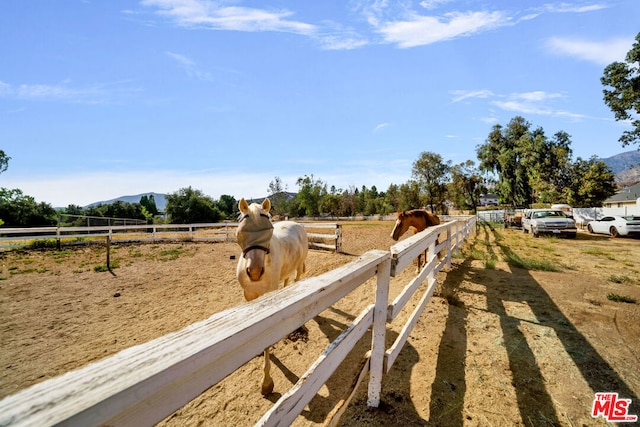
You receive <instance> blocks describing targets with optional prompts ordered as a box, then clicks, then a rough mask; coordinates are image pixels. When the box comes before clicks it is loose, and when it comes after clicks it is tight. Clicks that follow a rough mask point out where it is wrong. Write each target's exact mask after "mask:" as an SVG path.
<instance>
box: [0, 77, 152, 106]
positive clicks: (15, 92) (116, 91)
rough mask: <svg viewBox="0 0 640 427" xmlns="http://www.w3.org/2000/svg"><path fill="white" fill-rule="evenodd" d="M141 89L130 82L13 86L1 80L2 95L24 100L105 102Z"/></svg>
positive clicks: (81, 102) (0, 92) (82, 102)
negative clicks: (89, 84) (86, 85)
mask: <svg viewBox="0 0 640 427" xmlns="http://www.w3.org/2000/svg"><path fill="white" fill-rule="evenodd" d="M140 90H141V89H140V88H136V87H132V86H130V85H128V82H116V83H95V84H93V85H91V86H88V87H73V86H71V85H70V84H69V82H62V83H59V84H54V85H49V84H21V85H18V86H12V85H10V84H8V83H5V82H0V97H2V96H4V97H11V98H17V99H23V100H57V101H65V102H71V103H77V104H105V103H111V102H115V101H116V99H117V97H119V96H122V95H127V94H131V93H134V92H139V91H140Z"/></svg>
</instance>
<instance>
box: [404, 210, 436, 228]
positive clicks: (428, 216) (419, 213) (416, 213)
mask: <svg viewBox="0 0 640 427" xmlns="http://www.w3.org/2000/svg"><path fill="white" fill-rule="evenodd" d="M401 215H404V216H413V217H423V218H424V219H425V220H426V221H427V222H428V223H432V222H433V225H438V224H440V217H438V215H436V214H432V213H431V212H427V211H426V210H424V209H412V210H410V211H404V212H402V214H401Z"/></svg>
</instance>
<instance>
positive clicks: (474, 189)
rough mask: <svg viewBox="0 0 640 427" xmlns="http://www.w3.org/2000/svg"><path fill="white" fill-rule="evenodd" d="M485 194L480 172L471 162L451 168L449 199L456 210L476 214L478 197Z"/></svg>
mask: <svg viewBox="0 0 640 427" xmlns="http://www.w3.org/2000/svg"><path fill="white" fill-rule="evenodd" d="M486 192H487V187H486V186H485V185H484V180H483V179H482V175H481V174H480V171H479V170H478V169H477V168H476V165H475V163H474V162H473V161H472V160H467V161H466V162H462V163H460V164H458V165H455V166H453V167H452V168H451V184H450V185H449V197H450V198H451V199H452V201H453V203H454V204H455V205H456V207H457V208H458V209H469V210H471V211H472V212H473V213H476V206H478V205H479V204H480V195H481V194H483V193H486Z"/></svg>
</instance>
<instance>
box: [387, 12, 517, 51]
mask: <svg viewBox="0 0 640 427" xmlns="http://www.w3.org/2000/svg"><path fill="white" fill-rule="evenodd" d="M510 22H511V21H510V19H509V18H507V17H506V16H505V15H504V14H503V13H502V12H452V13H448V14H446V15H444V16H443V17H435V16H421V15H417V14H412V15H411V16H410V18H409V19H407V20H404V21H395V22H388V23H384V24H381V25H380V26H379V27H378V31H379V32H380V33H381V34H382V35H383V37H384V40H385V41H386V42H387V43H394V44H397V45H398V46H399V47H403V48H408V47H415V46H424V45H428V44H432V43H437V42H440V41H444V40H451V39H455V38H458V37H464V36H470V35H472V34H475V33H478V32H482V31H487V30H491V29H494V28H497V27H500V26H503V25H507V24H509V23H510Z"/></svg>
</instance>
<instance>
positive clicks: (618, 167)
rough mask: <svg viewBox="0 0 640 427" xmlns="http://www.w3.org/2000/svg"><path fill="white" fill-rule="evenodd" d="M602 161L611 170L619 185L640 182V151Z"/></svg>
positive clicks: (625, 153) (617, 155) (621, 154)
mask: <svg viewBox="0 0 640 427" xmlns="http://www.w3.org/2000/svg"><path fill="white" fill-rule="evenodd" d="M600 160H602V161H603V162H605V164H606V165H607V166H609V167H610V168H611V171H612V172H613V173H614V174H615V175H616V182H617V183H619V184H627V185H629V184H635V183H638V182H640V151H638V150H633V151H627V152H624V153H620V154H616V155H615V156H611V157H607V158H606V159H600Z"/></svg>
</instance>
